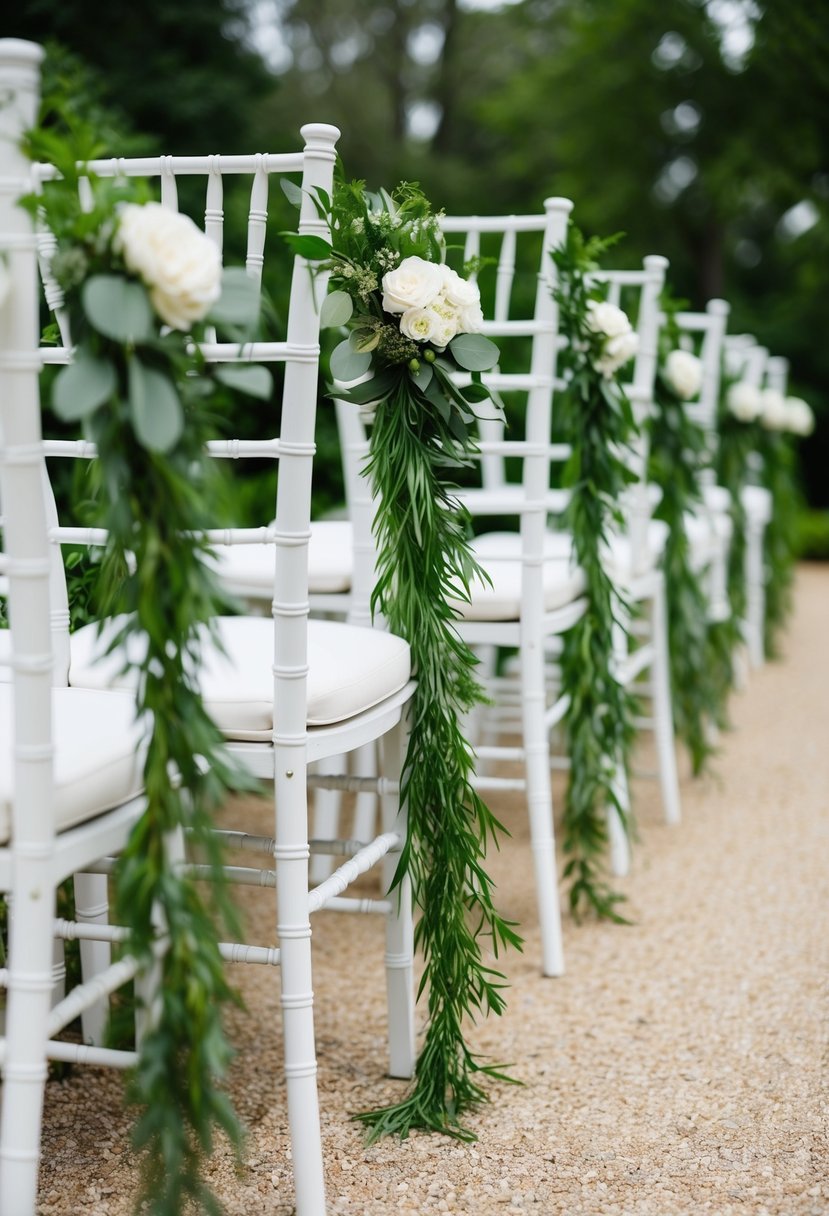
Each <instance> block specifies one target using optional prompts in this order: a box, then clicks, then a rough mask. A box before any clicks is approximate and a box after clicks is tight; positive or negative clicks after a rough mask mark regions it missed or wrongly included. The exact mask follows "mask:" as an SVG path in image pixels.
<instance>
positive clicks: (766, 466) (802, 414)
mask: <svg viewBox="0 0 829 1216" xmlns="http://www.w3.org/2000/svg"><path fill="white" fill-rule="evenodd" d="M814 425H815V418H814V414H813V412H812V409H811V406H809V404H808V403H807V402H806V401H804V400H803V399H802V398H801V397H791V396H790V397H786V396H784V395H783V393H781V392H780V391H779V390H778V389H775V388H766V389H759V388H757V387H756V386H755V385H754V384H751V383H750V382H749V381H747V380H740V379H737V380H735V379H733V378H731V379H730V380H728V381H727V382H726V383H725V385H724V391H723V393H722V398H721V403H720V434H721V439H720V461H719V470H718V476H719V479H720V481H721V484H722V485H724V486H726V487H727V489H728V490H729V492H730V494H731V515H732V521H733V525H734V529H733V531H734V539H733V543H732V546H731V555H730V561H729V571H728V593H729V598H730V601H731V607H732V615H733V617H734V618H735V620H737V621H739V620H741V619H742V618H743V616H744V615H745V608H746V599H745V597H746V592H745V575H744V561H745V528H746V516H745V507H744V505H743V503H742V499H741V490H742V488H743V486H744V485H745V484H746V477H747V470H748V466H749V461H750V457H751V454H752V453H754V452H756V453H758V454H759V456H760V458H761V464H762V472H761V476H762V482H763V485H764V486H765V488H766V489H767V490H768V491H769V492H770V494H771V496H772V502H773V509H772V514H771V518H770V520H769V522H768V524H767V526H766V527H765V529H764V532H763V550H764V562H765V567H766V570H767V577H766V585H765V643H766V650H767V652H768V653H769V654H770V655H774V654H776V653H777V652H778V635H779V633H780V630H781V629H782V628H783V626H784V624H785V622H786V619H787V617H788V615H789V611H790V609H791V583H792V577H793V566H794V528H795V516H796V513H797V504H798V497H797V495H798V491H797V453H796V450H795V447H794V444H793V442H792V440H794V439H803V438H806V437H807V436H809V435H810V434H811V433H812V431H813V430H814Z"/></svg>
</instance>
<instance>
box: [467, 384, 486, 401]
mask: <svg viewBox="0 0 829 1216" xmlns="http://www.w3.org/2000/svg"><path fill="white" fill-rule="evenodd" d="M461 393H462V394H463V396H464V397H465V398H466V400H467V401H489V389H488V388H487V387H486V385H485V384H467V385H465V386H464V387H463V388H462V389H461Z"/></svg>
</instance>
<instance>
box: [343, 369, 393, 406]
mask: <svg viewBox="0 0 829 1216" xmlns="http://www.w3.org/2000/svg"><path fill="white" fill-rule="evenodd" d="M396 380H397V376H396V375H395V373H394V372H392V371H389V370H386V371H382V372H379V373H378V374H377V375H376V376H372V377H371V379H370V380H361V381H360V383H359V384H352V386H351V387H350V388H348V389H345V390H341V389H336V390H335V395H336V396H337V397H341V398H342V399H343V400H344V401H353V402H354V403H355V405H368V404H369V402H371V401H382V400H383V398H384V397H386V396H387V395H388V393H389V392H390V391H391V389H392V388H393V387H394V384H395V381H396Z"/></svg>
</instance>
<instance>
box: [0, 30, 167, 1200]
mask: <svg viewBox="0 0 829 1216" xmlns="http://www.w3.org/2000/svg"><path fill="white" fill-rule="evenodd" d="M40 59H41V51H40V48H39V47H37V46H35V45H34V44H32V43H27V42H21V41H19V40H17V39H3V40H0V90H1V91H2V93H3V97H4V104H3V107H2V109H0V256H2V257H3V258H4V260H5V261H6V263H7V266H8V272H9V283H10V288H9V293H8V298H7V299H6V300H5V302H0V481H2V496H3V503H4V509H5V511H4V519H3V529H4V545H3V553H2V555H1V556H0V571H2V574H3V578H4V579H5V580H7V582H6V584H5V589H6V591H7V592H8V598H9V617H10V621H9V623H10V629H9V630H8V631H6V630H4V631H3V640H4V659H5V663H6V665H7V669H8V670H7V676H8V677H10V678H7V679H6V680H5V681H4V682H3V683H0V892H2V893H3V894H4V895H5V896H6V898H7V901H8V908H9V942H8V958H7V965H6V966H5V967H4V968H3V969H2V970H1V971H0V981H2V985H3V987H4V988H5V990H6V994H7V995H6V1010H5V1024H4V1028H3V1034H2V1037H0V1069H1V1070H2V1075H3V1085H2V1114H0V1210H2V1211H3V1212H4V1213H6V1214H7V1216H33V1214H34V1212H35V1208H36V1196H37V1176H38V1162H39V1157H40V1125H41V1118H42V1110H43V1102H44V1091H45V1082H46V1075H47V1061H48V1060H50V1059H52V1060H63V1061H72V1062H77V1063H89V1064H98V1065H101V1064H105V1065H111V1066H115V1067H120V1068H128V1067H130V1066H131V1065H132V1064H134V1062H135V1053H134V1052H122V1051H115V1050H110V1049H105V1048H101V1047H89V1046H86V1045H84V1044H78V1043H74V1042H65V1041H62V1040H60V1039H58V1037H57V1036H58V1035H59V1034H60V1033H61V1031H62V1030H63V1029H64V1028H65V1027H66V1026H67V1025H68V1024H69V1023H70V1022H72V1021H73V1020H74V1019H75V1018H76V1017H77V1016H78V1015H79V1014H81V1013H83V1011H84V1010H86V1009H87V1008H89V1007H90V1006H91V1005H94V1004H97V1003H98V1002H99V1001H100V999H101V997H102V995H106V994H107V993H109V992H112V991H114V990H115V989H116V988H118V987H120V986H121V985H122V984H124V983H126V982H127V981H128V980H130V979H131V978H133V977H134V976H135V975H136V974H137V967H136V964H135V960H133V959H132V958H130V957H128V956H125V957H123V958H122V959H121V960H120V961H119V962H118V963H116V964H114V965H112V966H110V967H108V968H106V969H104V970H99V972H98V974H96V976H95V978H94V980H92V981H91V982H89V983H86V984H82V985H80V986H78V987H75V988H74V989H73V990H72V991H71V992H70V993H69V995H68V996H63V994H62V993H58V994H57V995H56V994H55V974H54V971H53V955H54V943H55V942H56V941H59V940H61V939H63V938H69V937H81V938H83V937H84V936H85V933H86V927H85V926H84V925H83V924H78V923H74V922H73V923H69V922H66V921H59V920H57V919H56V891H57V888H58V886H59V885H60V884H61V882H62V881H63V880H64V879H65V878H66V877H67V876H69V875H71V874H73V873H74V872H75V871H77V870H79V869H83V868H84V866H86V865H87V864H89V863H90V862H94V861H95V860H96V859H97V858H99V857H101V856H102V855H105V854H107V853H110V852H112V851H114V850H117V849H119V848H121V847H122V846H123V844H124V842H125V840H126V838H127V836H128V834H129V832H130V830H131V828H132V826H133V824H134V823H135V822H136V820H137V819H138V817H139V816H140V815H141V813H142V811H143V807H144V801H143V795H142V788H141V787H142V768H143V750H144V739H143V733H144V728H143V727H139V725H138V723H137V722H136V721H135V705H134V698H133V697H132V696H131V695H130V694H129V693H125V692H102V691H90V690H85V689H70V688H66V687H60V688H55V687H53V664H54V654H53V647H52V642H53V637H52V630H51V622H50V568H51V561H50V541H49V537H48V523H49V521H48V517H47V514H46V511H45V509H44V498H43V493H42V487H43V463H44V457H43V449H42V443H41V430H40V408H39V392H38V373H39V371H40V366H41V361H40V351H39V323H38V300H39V289H38V282H37V262H36V242H35V237H34V234H33V232H32V230H31V223H30V221H29V218H28V216H27V215H26V214H25V212H23V211H22V210H20V209H19V208H18V207H17V206H16V199H17V197H18V196H19V195H21V194H23V193H25V192H27V189H28V188H30V185H31V173H30V169H31V167H30V165H29V164H28V163H27V161H26V160H25V158H24V157H23V155H22V154H21V152H20V151H19V141H20V136H21V134H22V132H23V131H24V130H25V129H26V128H27V127H28V126H30V125H31V124H32V123H33V122H34V119H35V114H36V110H37V95H38V85H39V63H40Z"/></svg>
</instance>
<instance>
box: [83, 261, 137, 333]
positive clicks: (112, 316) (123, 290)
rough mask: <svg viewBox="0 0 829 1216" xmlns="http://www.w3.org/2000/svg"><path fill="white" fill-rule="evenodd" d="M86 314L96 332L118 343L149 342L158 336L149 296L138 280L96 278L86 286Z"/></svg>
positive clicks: (118, 277) (113, 275)
mask: <svg viewBox="0 0 829 1216" xmlns="http://www.w3.org/2000/svg"><path fill="white" fill-rule="evenodd" d="M81 301H82V303H83V310H84V312H85V313H86V316H87V319H88V321H89V323H90V325H91V326H92V327H93V329H97V331H98V333H99V334H103V335H104V337H105V338H112V340H113V341H115V342H128V343H130V344H134V343H137V342H146V341H147V340H148V339H150V338H152V337H153V335H154V333H155V325H154V322H153V310H152V306H151V305H150V301H149V299H148V297H147V293H146V291H145V290H144V288H143V287H142V285H141V284H140V283H137V282H136V281H135V280H134V279H125V278H124V277H123V275H120V274H95V275H93V276H92V277H91V278H90V279H87V281H86V282H85V283H84V285H83V290H82V292H81Z"/></svg>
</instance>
